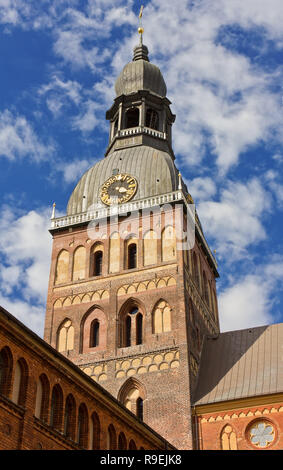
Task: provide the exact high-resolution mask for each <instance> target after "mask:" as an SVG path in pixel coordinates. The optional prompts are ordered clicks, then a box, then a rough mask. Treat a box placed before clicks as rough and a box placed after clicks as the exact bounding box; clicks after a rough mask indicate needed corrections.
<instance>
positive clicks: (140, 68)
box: [115, 44, 167, 97]
mask: <svg viewBox="0 0 283 470" xmlns="http://www.w3.org/2000/svg"><path fill="white" fill-rule="evenodd" d="M139 90H148V91H150V92H151V93H154V94H156V95H158V96H161V97H165V96H166V92H167V88H166V84H165V81H164V78H163V76H162V73H161V72H160V70H159V68H158V67H157V66H156V65H154V64H152V63H150V62H149V58H148V48H147V47H146V46H145V45H144V44H140V45H138V46H136V47H135V48H134V57H133V60H132V62H129V63H128V64H127V65H125V67H124V68H123V70H122V72H121V73H120V75H119V77H118V78H117V80H116V83H115V91H116V95H117V96H120V95H130V94H131V93H136V92H137V91H139Z"/></svg>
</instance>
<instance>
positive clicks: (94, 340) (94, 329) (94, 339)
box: [89, 319, 99, 348]
mask: <svg viewBox="0 0 283 470" xmlns="http://www.w3.org/2000/svg"><path fill="white" fill-rule="evenodd" d="M98 345H99V321H98V320H97V319H95V320H93V321H92V322H91V325H90V337H89V347H90V348H96V347H97V346H98Z"/></svg>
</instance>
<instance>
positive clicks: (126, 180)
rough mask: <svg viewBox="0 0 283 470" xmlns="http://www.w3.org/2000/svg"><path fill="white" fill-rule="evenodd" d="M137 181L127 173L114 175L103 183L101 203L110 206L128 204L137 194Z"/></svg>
mask: <svg viewBox="0 0 283 470" xmlns="http://www.w3.org/2000/svg"><path fill="white" fill-rule="evenodd" d="M137 188H138V183H137V180H136V179H135V178H134V177H133V176H131V175H128V174H127V173H120V174H118V175H112V176H110V178H108V180H106V181H105V183H103V185H102V186H101V189H100V199H101V201H102V202H103V203H104V204H106V205H107V206H110V205H111V204H122V203H123V202H127V201H129V200H130V199H132V197H133V196H134V195H135V194H136V191H137Z"/></svg>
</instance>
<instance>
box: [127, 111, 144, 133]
mask: <svg viewBox="0 0 283 470" xmlns="http://www.w3.org/2000/svg"><path fill="white" fill-rule="evenodd" d="M125 118H126V120H125V128H126V129H129V128H130V127H137V126H138V125H139V119H140V112H139V109H138V108H130V109H128V111H127V112H126V116H125Z"/></svg>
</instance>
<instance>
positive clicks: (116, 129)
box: [114, 118, 118, 136]
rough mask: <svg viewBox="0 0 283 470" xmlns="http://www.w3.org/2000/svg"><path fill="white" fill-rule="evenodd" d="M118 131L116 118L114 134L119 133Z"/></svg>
mask: <svg viewBox="0 0 283 470" xmlns="http://www.w3.org/2000/svg"><path fill="white" fill-rule="evenodd" d="M117 132H118V118H117V119H115V122H114V136H115V135H116V134H117Z"/></svg>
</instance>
